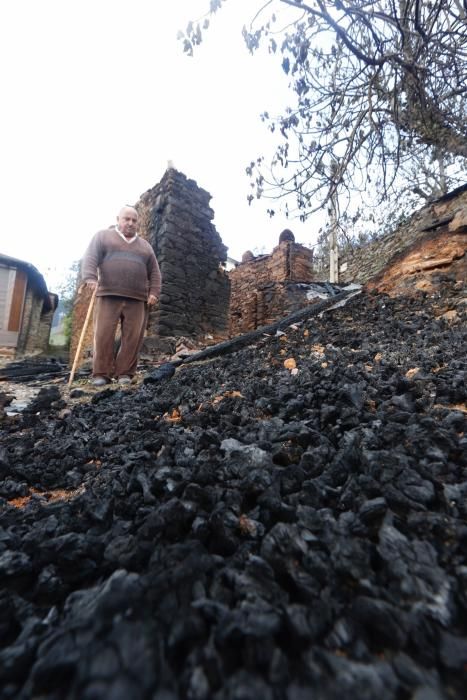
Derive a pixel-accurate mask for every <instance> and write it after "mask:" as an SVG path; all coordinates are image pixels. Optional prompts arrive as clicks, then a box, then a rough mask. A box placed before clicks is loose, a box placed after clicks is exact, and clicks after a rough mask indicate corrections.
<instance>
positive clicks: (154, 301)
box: [148, 294, 158, 306]
mask: <svg viewBox="0 0 467 700" xmlns="http://www.w3.org/2000/svg"><path fill="white" fill-rule="evenodd" d="M157 301H158V299H157V297H155V296H154V294H150V295H149V296H148V306H154V305H155V304H157Z"/></svg>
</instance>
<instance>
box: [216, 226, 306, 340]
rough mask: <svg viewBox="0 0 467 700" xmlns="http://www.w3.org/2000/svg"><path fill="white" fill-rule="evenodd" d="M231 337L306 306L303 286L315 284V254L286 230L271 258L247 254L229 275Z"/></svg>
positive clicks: (248, 252)
mask: <svg viewBox="0 0 467 700" xmlns="http://www.w3.org/2000/svg"><path fill="white" fill-rule="evenodd" d="M229 276H230V283H231V295H230V323H229V333H230V335H231V336H235V335H239V334H240V333H245V332H247V331H250V330H253V329H255V328H258V327H259V326H263V325H267V324H268V323H272V322H273V321H275V320H276V319H278V318H281V316H285V315H287V314H288V313H291V312H292V311H295V310H296V309H298V308H301V307H302V306H304V305H306V297H305V293H304V289H303V287H302V285H303V284H307V283H309V282H311V281H312V280H313V251H312V250H311V249H310V248H306V247H305V246H303V245H300V244H299V243H295V237H294V235H293V233H292V231H289V230H288V229H285V230H284V231H282V233H281V235H280V237H279V243H278V245H277V246H276V247H275V248H274V249H273V251H272V253H271V254H269V255H259V256H257V257H255V256H254V255H253V253H252V252H251V251H247V252H246V253H244V255H243V257H242V262H241V263H240V264H239V265H238V266H237V267H236V268H235V269H233V270H231V271H230V273H229Z"/></svg>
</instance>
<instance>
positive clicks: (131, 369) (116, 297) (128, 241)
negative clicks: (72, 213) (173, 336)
mask: <svg viewBox="0 0 467 700" xmlns="http://www.w3.org/2000/svg"><path fill="white" fill-rule="evenodd" d="M137 228H138V212H137V211H136V209H134V208H133V207H128V206H126V207H123V209H122V210H121V211H120V213H119V215H118V216H117V226H116V227H114V226H111V227H110V228H108V229H105V230H103V231H99V232H98V233H96V235H95V236H94V237H93V238H92V240H91V242H90V244H89V246H88V248H87V250H86V253H85V254H84V258H83V262H82V266H81V277H82V279H83V286H86V287H88V288H90V289H92V290H93V291H94V290H95V289H96V287H97V293H96V311H95V315H94V355H93V368H92V369H93V376H92V380H91V383H92V384H93V385H94V386H104V385H105V384H108V383H109V382H110V381H111V379H112V377H116V378H117V379H118V382H119V384H129V383H130V382H131V380H132V377H133V375H134V374H135V371H136V364H137V362H138V355H139V351H140V349H141V345H142V342H143V339H144V331H145V329H146V322H147V312H148V307H149V306H153V305H154V304H156V303H157V301H158V298H159V295H160V290H161V274H160V271H159V265H158V263H157V260H156V256H155V255H154V251H153V249H152V247H151V246H150V245H149V243H148V242H147V241H145V240H143V239H142V238H140V237H139V236H138V234H137ZM118 323H120V324H121V343H120V349H119V351H118V353H117V356H116V357H115V353H114V346H115V332H116V330H117V326H118Z"/></svg>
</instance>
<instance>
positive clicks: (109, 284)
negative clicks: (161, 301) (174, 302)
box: [81, 227, 161, 301]
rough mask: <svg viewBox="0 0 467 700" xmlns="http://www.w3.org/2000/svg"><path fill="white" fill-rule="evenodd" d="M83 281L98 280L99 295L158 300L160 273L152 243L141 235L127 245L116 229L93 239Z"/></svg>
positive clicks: (85, 257) (82, 265) (108, 230)
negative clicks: (151, 296)
mask: <svg viewBox="0 0 467 700" xmlns="http://www.w3.org/2000/svg"><path fill="white" fill-rule="evenodd" d="M81 276H82V279H83V281H85V282H86V281H88V280H98V286H97V296H98V297H102V296H121V297H129V298H130V299H140V300H141V301H147V298H148V295H149V294H154V296H155V297H157V298H159V295H160V293H161V273H160V270H159V265H158V263H157V260H156V256H155V255H154V251H153V249H152V247H151V246H150V245H149V243H148V242H147V241H145V240H143V239H142V238H140V237H139V236H138V237H137V238H136V240H134V241H133V242H132V243H127V241H125V240H123V238H122V237H121V236H120V235H119V234H118V232H117V231H116V229H115V228H113V227H112V228H109V229H105V230H104V231H99V232H98V233H96V235H95V236H94V237H93V238H92V240H91V242H90V244H89V246H88V248H87V250H86V252H85V254H84V258H83V261H82V264H81Z"/></svg>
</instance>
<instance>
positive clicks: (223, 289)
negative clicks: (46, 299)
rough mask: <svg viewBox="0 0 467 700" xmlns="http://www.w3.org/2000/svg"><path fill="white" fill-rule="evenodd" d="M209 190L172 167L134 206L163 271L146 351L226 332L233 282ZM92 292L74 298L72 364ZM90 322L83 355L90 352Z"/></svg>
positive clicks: (87, 355)
mask: <svg viewBox="0 0 467 700" xmlns="http://www.w3.org/2000/svg"><path fill="white" fill-rule="evenodd" d="M210 199H211V195H210V194H209V193H208V192H206V191H205V190H203V189H201V188H200V187H198V185H197V184H196V183H195V182H194V181H193V180H189V179H188V178H187V177H186V176H185V175H183V174H182V173H180V172H178V171H177V170H175V169H173V168H171V169H169V170H167V171H166V173H165V175H164V177H163V178H162V180H161V182H160V183H159V184H158V185H156V186H155V187H153V188H152V189H150V190H148V191H147V192H146V193H145V194H144V195H142V197H141V198H140V200H139V202H138V203H137V205H136V208H137V210H138V213H139V234H140V235H141V237H142V238H144V239H146V240H147V241H148V242H149V243H150V244H151V245H152V247H153V248H154V251H155V253H156V256H157V259H158V262H159V265H160V268H161V275H162V289H161V296H160V300H159V304H158V305H157V306H156V307H155V308H154V309H153V310H152V311H151V312H150V314H149V319H148V329H147V338H146V341H145V347H144V351H145V352H146V353H151V352H152V351H154V352H155V353H156V354H157V342H153V343H152V342H151V341H154V340H155V339H158V338H160V337H164V338H165V337H171V336H189V337H202V336H203V335H205V334H212V335H213V336H222V335H226V334H227V327H228V308H229V297H230V281H229V278H228V275H227V273H226V272H225V270H224V268H223V263H224V262H225V261H226V259H227V248H226V247H225V246H224V244H223V243H222V240H221V238H220V236H219V234H218V233H217V231H216V229H215V227H214V225H213V224H212V219H213V218H214V212H213V210H212V209H211V207H210V206H209V201H210ZM90 298H91V293H90V292H89V291H88V290H83V291H82V293H81V294H80V295H78V296H77V297H76V299H75V303H74V307H73V323H72V332H71V343H70V363H72V362H73V358H74V357H75V353H76V349H77V346H78V342H79V337H80V334H81V329H82V328H83V325H84V321H85V318H86V313H87V309H88V306H89V301H90ZM92 325H93V324H92V322H90V323H89V326H88V329H87V332H86V335H85V338H84V341H83V350H82V358H83V359H84V360H86V359H88V358H89V357H90V356H91V352H92V339H93V330H92Z"/></svg>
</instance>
